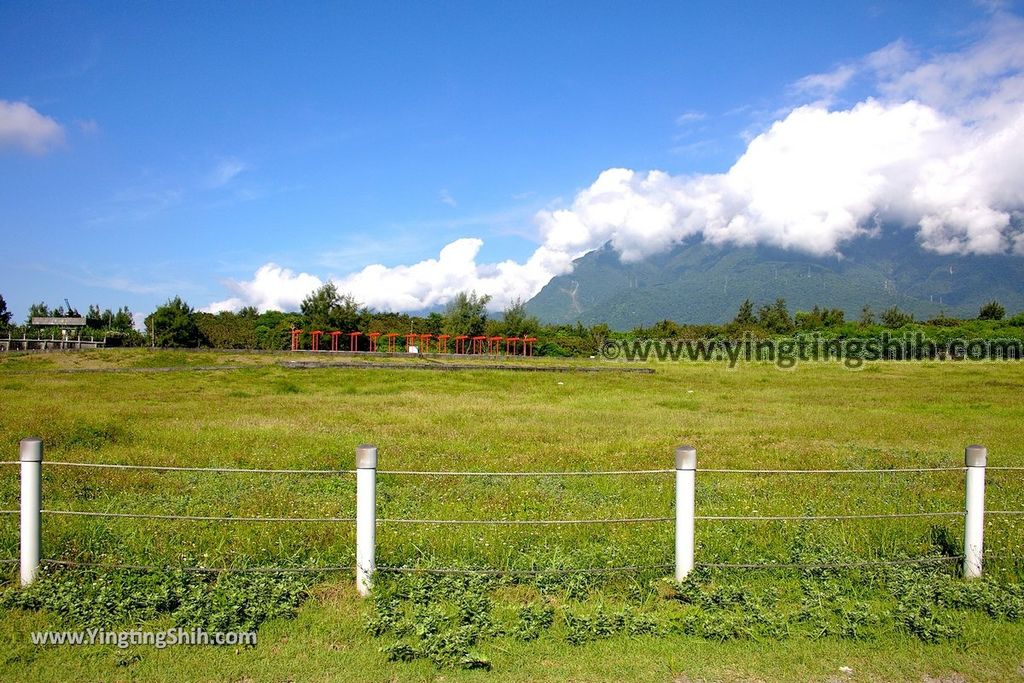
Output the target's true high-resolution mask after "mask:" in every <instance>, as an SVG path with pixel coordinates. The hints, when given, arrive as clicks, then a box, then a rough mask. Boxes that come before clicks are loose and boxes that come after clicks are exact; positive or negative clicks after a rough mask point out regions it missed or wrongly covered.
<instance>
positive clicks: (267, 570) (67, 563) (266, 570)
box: [40, 560, 355, 574]
mask: <svg viewBox="0 0 1024 683" xmlns="http://www.w3.org/2000/svg"><path fill="white" fill-rule="evenodd" d="M40 563H41V564H52V565H57V566H61V567H86V568H92V569H132V570H144V571H160V572H164V571H177V572H196V573H200V574H212V573H216V572H233V573H238V574H281V573H299V574H317V573H320V572H344V571H355V567H174V566H168V567H158V566H156V565H151V564H107V563H104V562H78V561H76V560H40Z"/></svg>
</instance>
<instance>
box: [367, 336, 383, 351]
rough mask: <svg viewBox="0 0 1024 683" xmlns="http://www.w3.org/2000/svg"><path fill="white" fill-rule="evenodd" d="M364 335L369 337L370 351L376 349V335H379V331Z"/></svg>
mask: <svg viewBox="0 0 1024 683" xmlns="http://www.w3.org/2000/svg"><path fill="white" fill-rule="evenodd" d="M366 336H367V337H369V338H370V351H371V352H372V351H376V350H377V337H379V336H380V332H370V333H369V334H368V335H366Z"/></svg>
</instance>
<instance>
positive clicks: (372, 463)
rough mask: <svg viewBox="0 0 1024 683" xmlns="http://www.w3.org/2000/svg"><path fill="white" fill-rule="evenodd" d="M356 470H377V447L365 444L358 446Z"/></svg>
mask: <svg viewBox="0 0 1024 683" xmlns="http://www.w3.org/2000/svg"><path fill="white" fill-rule="evenodd" d="M356 469H357V470H374V469H377V447H376V446H374V445H373V444H368V443H364V444H361V445H359V446H356Z"/></svg>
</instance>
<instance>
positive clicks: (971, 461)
mask: <svg viewBox="0 0 1024 683" xmlns="http://www.w3.org/2000/svg"><path fill="white" fill-rule="evenodd" d="M987 459H988V449H987V448H985V447H984V446H978V445H977V444H975V445H973V446H968V447H967V448H966V449H965V450H964V462H965V463H967V466H968V467H984V466H985V461H986V460H987Z"/></svg>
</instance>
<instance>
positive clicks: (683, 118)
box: [676, 111, 707, 126]
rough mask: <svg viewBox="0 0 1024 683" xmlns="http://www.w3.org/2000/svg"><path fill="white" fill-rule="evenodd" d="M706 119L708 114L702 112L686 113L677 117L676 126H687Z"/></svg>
mask: <svg viewBox="0 0 1024 683" xmlns="http://www.w3.org/2000/svg"><path fill="white" fill-rule="evenodd" d="M705 118H707V114H705V113H704V112H702V111H684V112H683V113H682V114H680V115H679V116H677V117H676V125H677V126H685V125H687V124H690V123H694V122H696V121H703V120H704V119H705Z"/></svg>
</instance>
